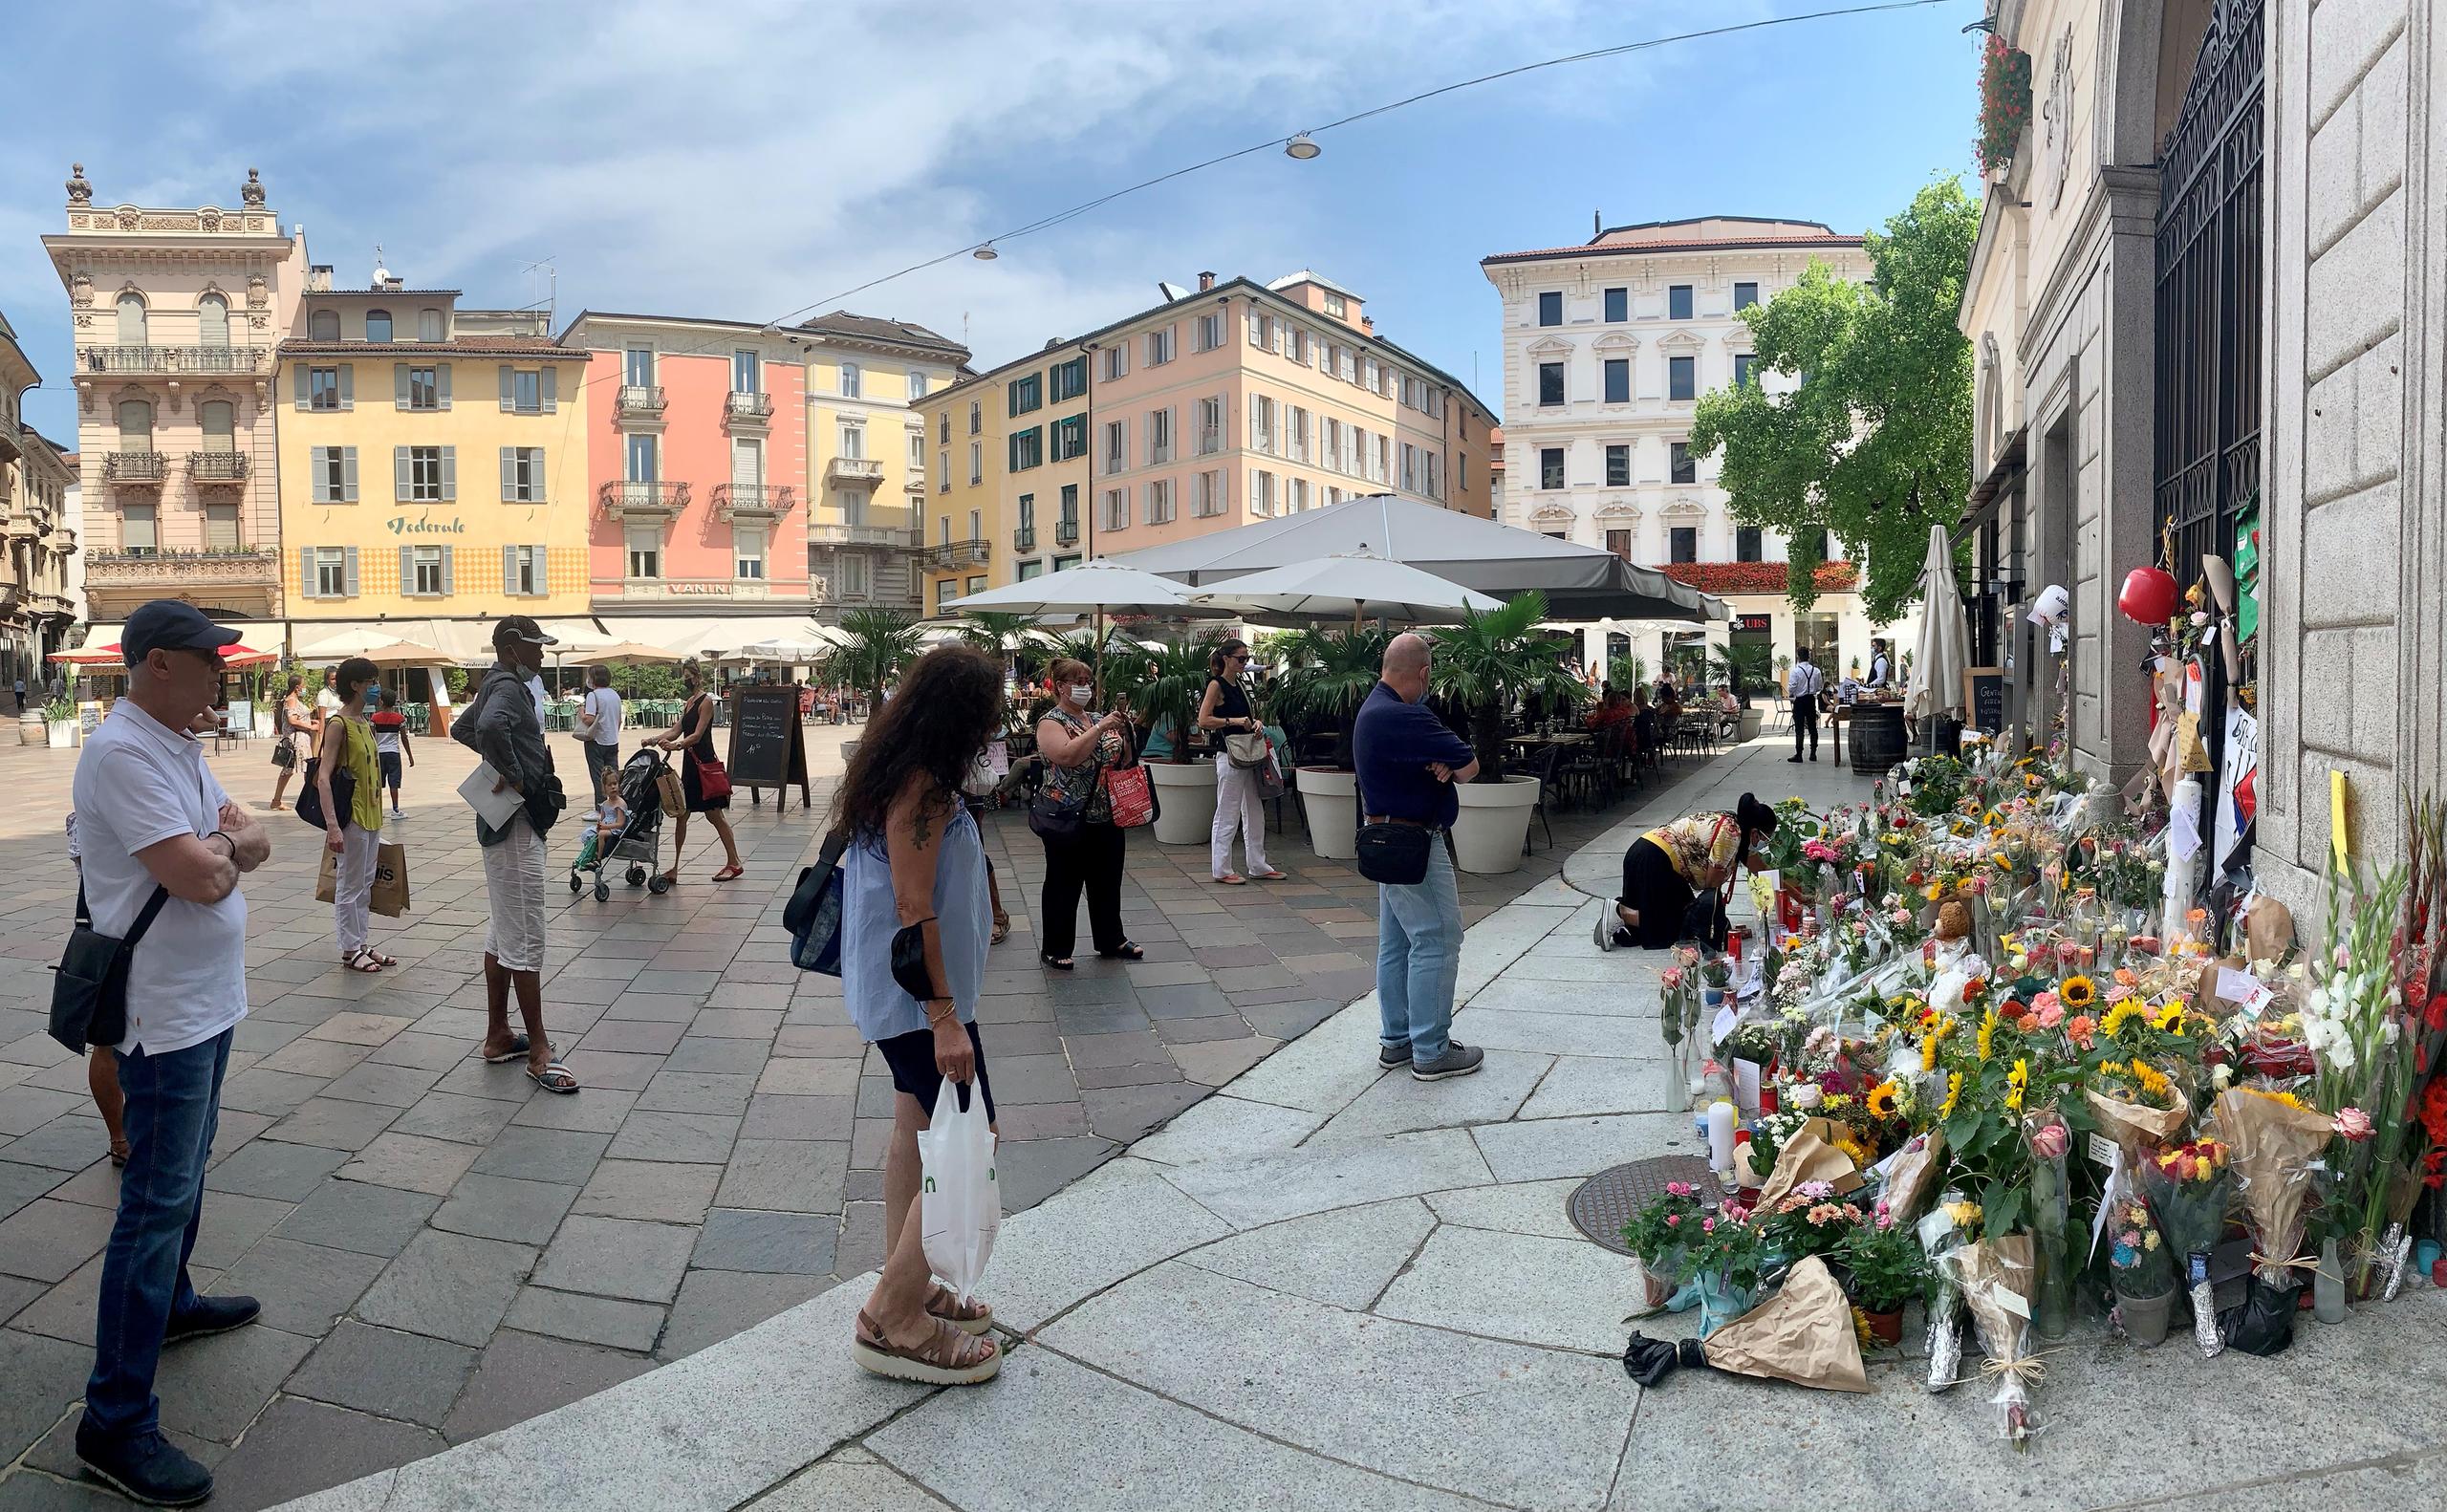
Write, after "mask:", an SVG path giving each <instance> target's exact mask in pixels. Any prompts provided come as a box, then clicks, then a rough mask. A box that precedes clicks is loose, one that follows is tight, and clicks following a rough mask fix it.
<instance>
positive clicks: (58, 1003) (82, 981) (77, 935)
mask: <svg viewBox="0 0 2447 1512" xmlns="http://www.w3.org/2000/svg"><path fill="white" fill-rule="evenodd" d="M169 900H170V890H169V889H168V888H166V887H162V886H161V885H160V884H159V883H156V884H155V885H154V888H153V896H151V897H149V898H146V899H145V900H144V908H143V910H142V912H141V913H139V914H138V915H137V916H136V922H135V924H134V925H132V926H131V927H130V928H129V929H128V932H127V937H126V938H125V939H123V940H122V939H117V938H114V937H112V936H110V935H105V934H101V933H99V932H98V931H97V930H96V929H95V928H94V916H93V913H92V911H91V910H89V909H88V908H87V907H86V906H85V884H84V883H82V882H78V883H77V884H76V929H75V930H74V931H72V932H71V933H70V934H69V936H68V948H67V949H66V950H64V951H62V952H60V956H59V964H58V965H57V966H55V967H54V968H53V969H54V971H56V972H57V973H58V975H57V976H55V977H54V978H53V979H52V983H51V1037H52V1038H53V1039H54V1040H57V1041H58V1042H59V1043H60V1044H62V1045H64V1046H66V1047H68V1048H69V1049H71V1050H73V1051H75V1052H76V1054H78V1055H82V1054H84V1053H85V1047H87V1046H88V1045H117V1044H118V1043H119V1041H121V1040H123V1039H125V1038H127V968H128V964H129V962H130V961H132V960H134V958H135V956H136V947H137V945H138V944H139V943H140V942H141V940H143V939H144V932H145V931H146V930H148V929H151V928H152V927H153V919H154V918H155V917H156V916H157V915H159V914H160V913H161V912H162V904H164V903H166V902H168V901H169Z"/></svg>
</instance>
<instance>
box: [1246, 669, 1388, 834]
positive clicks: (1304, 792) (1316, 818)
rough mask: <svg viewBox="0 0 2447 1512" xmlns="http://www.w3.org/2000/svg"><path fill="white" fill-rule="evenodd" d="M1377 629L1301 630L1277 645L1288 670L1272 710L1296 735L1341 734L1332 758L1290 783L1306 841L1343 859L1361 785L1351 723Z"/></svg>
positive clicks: (1371, 686)
mask: <svg viewBox="0 0 2447 1512" xmlns="http://www.w3.org/2000/svg"><path fill="white" fill-rule="evenodd" d="M1392 638H1393V637H1392V635H1391V634H1390V633H1388V632H1387V631H1385V630H1383V629H1381V628H1379V629H1367V628H1356V629H1341V630H1301V631H1295V632H1293V633H1292V634H1291V635H1288V636H1286V637H1282V639H1281V641H1280V642H1279V646H1280V649H1281V651H1282V652H1283V654H1284V657H1285V659H1286V661H1287V662H1288V670H1287V671H1285V673H1284V674H1283V680H1282V685H1281V686H1280V687H1279V688H1278V689H1277V690H1276V693H1275V709H1276V711H1277V712H1278V713H1279V714H1280V715H1281V716H1282V719H1283V723H1284V724H1285V726H1286V728H1288V729H1290V730H1292V731H1294V732H1295V733H1296V732H1308V731H1315V730H1325V729H1331V730H1333V731H1334V732H1335V733H1336V734H1338V735H1339V736H1340V737H1341V740H1340V742H1339V744H1337V745H1336V746H1335V749H1334V759H1333V760H1332V762H1330V763H1326V764H1324V765H1315V766H1307V767H1300V768H1299V770H1298V771H1297V773H1296V774H1295V775H1294V777H1293V781H1294V782H1295V783H1296V784H1297V785H1298V787H1299V789H1300V803H1301V806H1302V808H1303V809H1304V810H1306V811H1307V813H1308V815H1309V838H1310V844H1311V845H1313V846H1315V847H1316V851H1317V853H1318V854H1319V855H1321V856H1326V857H1328V858H1330V859H1333V860H1342V861H1348V860H1350V859H1351V858H1352V857H1353V856H1355V855H1357V854H1358V853H1359V847H1358V844H1357V841H1358V835H1359V784H1358V780H1357V779H1356V777H1354V776H1353V772H1352V767H1351V754H1352V726H1353V724H1355V723H1357V721H1358V719H1359V706H1360V705H1361V704H1362V703H1365V702H1368V695H1369V694H1370V693H1371V692H1372V691H1374V690H1375V686H1376V674H1377V672H1378V670H1379V669H1380V668H1381V667H1382V665H1383V664H1384V660H1385V645H1386V642H1388V641H1390V640H1391V639H1392Z"/></svg>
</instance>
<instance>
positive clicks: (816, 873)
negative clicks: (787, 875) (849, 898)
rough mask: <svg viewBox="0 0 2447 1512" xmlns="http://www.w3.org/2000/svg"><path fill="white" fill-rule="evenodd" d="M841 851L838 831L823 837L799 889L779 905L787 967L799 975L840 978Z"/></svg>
mask: <svg viewBox="0 0 2447 1512" xmlns="http://www.w3.org/2000/svg"><path fill="white" fill-rule="evenodd" d="M843 849H844V840H843V836H842V834H841V832H839V831H835V832H833V833H831V834H829V835H826V836H825V837H824V849H823V850H822V851H821V852H819V853H817V854H816V858H815V864H814V865H813V866H811V867H808V868H807V869H806V870H804V871H802V872H800V873H799V885H798V887H797V888H796V889H795V890H793V891H792V892H791V894H790V902H788V903H787V904H785V905H783V908H782V927H783V928H785V929H788V930H789V931H790V964H792V965H794V966H796V967H798V968H799V969H800V970H801V971H820V972H822V973H824V974H825V975H826V976H828V977H837V976H839V975H841V883H842V876H841V852H842V851H843Z"/></svg>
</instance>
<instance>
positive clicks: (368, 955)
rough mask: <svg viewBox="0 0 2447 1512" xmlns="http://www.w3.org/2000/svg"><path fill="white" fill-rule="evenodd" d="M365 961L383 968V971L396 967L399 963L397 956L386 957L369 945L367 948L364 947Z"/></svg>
mask: <svg viewBox="0 0 2447 1512" xmlns="http://www.w3.org/2000/svg"><path fill="white" fill-rule="evenodd" d="M365 959H366V960H368V961H373V962H374V963H375V964H376V965H378V966H380V967H383V968H384V969H386V970H387V969H389V968H390V967H392V966H396V965H398V964H399V963H400V958H399V957H397V956H386V955H384V954H382V953H381V952H380V951H379V950H377V949H375V948H374V947H373V946H371V945H368V946H366V947H365Z"/></svg>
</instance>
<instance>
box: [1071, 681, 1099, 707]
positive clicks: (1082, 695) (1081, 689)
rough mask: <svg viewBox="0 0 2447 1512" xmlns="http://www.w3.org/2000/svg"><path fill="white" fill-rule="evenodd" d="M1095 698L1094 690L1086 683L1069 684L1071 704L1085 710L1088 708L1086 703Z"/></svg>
mask: <svg viewBox="0 0 2447 1512" xmlns="http://www.w3.org/2000/svg"><path fill="white" fill-rule="evenodd" d="M1095 696H1096V690H1095V689H1094V687H1093V686H1091V685H1089V684H1088V683H1085V682H1073V683H1072V684H1071V702H1073V703H1076V704H1078V705H1079V706H1080V707H1081V708H1086V707H1087V706H1088V701H1089V700H1090V699H1092V698H1094V697H1095Z"/></svg>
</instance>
